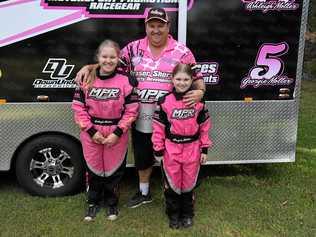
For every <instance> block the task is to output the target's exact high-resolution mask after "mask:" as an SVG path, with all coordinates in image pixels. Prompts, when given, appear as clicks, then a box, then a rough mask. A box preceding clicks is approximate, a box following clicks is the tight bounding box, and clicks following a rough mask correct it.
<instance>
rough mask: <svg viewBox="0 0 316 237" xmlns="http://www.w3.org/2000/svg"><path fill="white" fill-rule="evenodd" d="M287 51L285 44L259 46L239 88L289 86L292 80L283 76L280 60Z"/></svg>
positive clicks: (282, 66) (287, 47)
mask: <svg viewBox="0 0 316 237" xmlns="http://www.w3.org/2000/svg"><path fill="white" fill-rule="evenodd" d="M288 49H289V46H288V44H287V43H286V42H281V43H278V44H272V43H265V44H263V45H261V47H260V49H259V52H258V54H257V58H256V61H255V64H254V66H253V67H252V68H251V69H250V71H249V73H248V75H247V76H246V77H245V78H243V79H242V81H241V84H240V88H241V89H244V88H246V87H247V86H250V87H251V86H252V87H253V88H258V87H261V86H278V85H290V84H291V83H292V82H293V81H294V79H293V78H289V77H288V76H287V75H284V74H283V71H284V62H283V61H282V59H281V58H280V57H281V56H282V55H284V54H286V53H287V52H288Z"/></svg>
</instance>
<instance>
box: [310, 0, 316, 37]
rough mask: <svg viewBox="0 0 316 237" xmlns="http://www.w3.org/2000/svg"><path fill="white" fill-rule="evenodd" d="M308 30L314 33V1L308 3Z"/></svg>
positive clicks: (315, 3) (315, 19)
mask: <svg viewBox="0 0 316 237" xmlns="http://www.w3.org/2000/svg"><path fill="white" fill-rule="evenodd" d="M308 26H309V28H308V30H310V31H312V32H315V31H316V1H315V0H310V1H309V14H308Z"/></svg>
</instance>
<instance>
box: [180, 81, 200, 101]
mask: <svg viewBox="0 0 316 237" xmlns="http://www.w3.org/2000/svg"><path fill="white" fill-rule="evenodd" d="M192 85H193V90H190V91H189V92H187V93H186V94H185V95H184V96H183V101H184V103H185V104H186V106H188V107H192V106H194V105H195V104H196V103H197V102H200V101H201V100H202V98H203V96H204V93H205V84H204V81H203V79H196V80H194V81H193V84H192Z"/></svg>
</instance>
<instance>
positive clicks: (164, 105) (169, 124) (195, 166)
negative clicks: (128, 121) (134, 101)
mask: <svg viewBox="0 0 316 237" xmlns="http://www.w3.org/2000/svg"><path fill="white" fill-rule="evenodd" d="M182 96H183V93H182V94H181V93H176V92H175V91H173V92H172V93H170V94H168V95H166V96H165V97H164V98H162V99H161V100H159V102H158V106H157V109H156V111H155V114H154V119H153V135H152V142H153V145H154V153H155V156H162V155H163V169H164V172H165V174H166V178H167V180H168V183H169V185H170V187H171V188H172V190H173V191H174V192H176V193H177V194H181V193H186V192H190V191H192V190H193V188H194V187H195V185H196V181H197V177H198V173H199V169H200V158H201V153H205V154H207V148H208V147H210V146H211V144H212V142H211V140H210V139H209V136H208V134H209V130H210V128H211V122H210V118H209V114H208V111H207V109H206V108H205V105H204V103H201V102H199V103H197V104H196V105H195V106H194V107H186V106H185V104H184V102H183V100H182Z"/></svg>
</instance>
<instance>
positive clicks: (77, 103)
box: [71, 86, 97, 137]
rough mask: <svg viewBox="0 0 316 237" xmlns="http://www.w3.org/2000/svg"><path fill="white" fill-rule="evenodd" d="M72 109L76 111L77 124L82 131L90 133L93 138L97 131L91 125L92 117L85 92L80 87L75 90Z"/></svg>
mask: <svg viewBox="0 0 316 237" xmlns="http://www.w3.org/2000/svg"><path fill="white" fill-rule="evenodd" d="M71 108H72V110H73V111H74V119H75V122H76V124H78V126H79V127H80V129H81V130H83V131H86V132H88V133H89V134H90V136H91V137H93V135H94V134H95V133H96V132H97V130H96V129H94V128H93V124H92V123H91V116H90V115H89V113H88V110H87V107H86V102H85V94H84V90H83V88H81V87H80V86H77V87H76V89H75V93H74V97H73V100H72V105H71Z"/></svg>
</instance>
